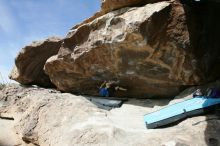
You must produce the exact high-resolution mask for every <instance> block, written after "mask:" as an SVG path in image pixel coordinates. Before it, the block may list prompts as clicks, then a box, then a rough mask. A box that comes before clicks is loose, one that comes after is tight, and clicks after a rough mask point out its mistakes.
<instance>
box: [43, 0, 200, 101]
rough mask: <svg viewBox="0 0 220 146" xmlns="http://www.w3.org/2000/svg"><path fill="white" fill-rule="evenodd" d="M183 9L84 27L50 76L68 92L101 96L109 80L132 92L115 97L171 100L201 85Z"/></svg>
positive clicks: (122, 14)
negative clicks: (102, 86) (103, 84)
mask: <svg viewBox="0 0 220 146" xmlns="http://www.w3.org/2000/svg"><path fill="white" fill-rule="evenodd" d="M185 21H186V18H185V16H184V10H183V7H182V5H181V4H179V3H178V4H172V5H171V4H170V3H168V2H159V3H154V4H147V5H145V6H143V7H133V8H124V9H119V10H116V11H113V12H110V13H108V14H106V15H104V16H102V17H99V18H97V19H96V20H94V21H92V22H91V23H87V24H85V25H82V26H80V27H79V28H78V29H76V30H74V31H73V32H72V33H70V34H69V35H68V36H67V37H66V38H65V39H64V44H63V45H62V47H61V49H60V51H59V53H58V55H57V56H53V57H51V58H50V59H49V60H48V61H47V63H46V65H45V70H46V73H47V74H48V75H49V76H50V79H51V81H52V82H53V83H54V84H55V85H56V86H57V87H58V88H59V89H60V90H62V91H68V92H80V93H86V94H90V95H95V94H97V86H99V85H100V84H101V82H102V81H104V80H112V79H114V80H117V81H119V84H120V86H124V87H125V88H127V89H128V91H127V92H124V93H120V92H119V93H116V95H115V96H127V97H147V96H148V97H149V96H155V95H157V96H171V95H174V94H176V93H177V92H179V88H180V87H181V86H182V85H193V84H198V83H199V82H200V80H201V76H200V75H199V74H197V72H196V71H197V70H196V69H197V66H196V60H195V58H194V56H193V54H192V53H190V52H189V51H188V50H189V45H190V40H189V34H188V30H187V25H186V24H185Z"/></svg>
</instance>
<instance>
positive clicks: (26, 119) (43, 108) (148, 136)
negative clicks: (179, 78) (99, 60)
mask: <svg viewBox="0 0 220 146" xmlns="http://www.w3.org/2000/svg"><path fill="white" fill-rule="evenodd" d="M0 92H1V94H0V103H2V106H1V105H0V113H1V114H10V115H11V116H12V117H14V119H15V120H14V124H15V131H14V134H15V133H16V135H18V137H19V138H20V140H21V139H23V140H24V141H26V142H28V143H31V144H35V145H43V146H50V145H52V146H60V145H62V146H75V145H77V146H100V145H101V146H112V145H115V146H196V145H198V146H207V145H211V146H217V145H218V144H219V141H220V137H219V134H220V126H219V125H220V120H219V118H217V117H215V116H214V115H208V116H207V117H206V116H199V117H193V118H189V119H186V120H184V121H182V122H181V123H179V124H177V125H173V126H171V127H167V128H160V129H150V130H148V129H146V127H145V123H144V121H143V115H144V114H147V113H149V112H153V111H155V110H158V109H161V108H163V107H164V106H166V105H167V104H168V102H169V100H150V99H142V100H140V99H139V100H137V99H136V100H135V99H131V100H129V101H127V102H125V103H124V104H123V105H122V107H119V108H115V109H112V110H111V111H106V110H102V109H99V108H97V107H96V105H94V104H93V103H91V102H90V101H89V100H87V98H85V97H83V96H75V95H72V94H68V93H59V92H57V91H55V90H51V89H43V88H38V87H37V88H36V87H29V88H24V87H21V86H19V85H16V84H15V85H10V86H8V87H6V88H4V89H3V90H2V91H0ZM6 97H7V99H8V100H7V101H6V100H5V98H6ZM172 102H173V103H175V102H176V101H175V100H173V101H172ZM170 103H171V102H170ZM0 129H1V130H2V129H3V128H2V127H1V124H0ZM11 132H13V131H11ZM15 137H17V136H15ZM0 139H1V138H0ZM10 139H12V138H10ZM3 143H4V144H5V145H7V144H8V143H9V142H8V141H3ZM21 145H26V144H21Z"/></svg>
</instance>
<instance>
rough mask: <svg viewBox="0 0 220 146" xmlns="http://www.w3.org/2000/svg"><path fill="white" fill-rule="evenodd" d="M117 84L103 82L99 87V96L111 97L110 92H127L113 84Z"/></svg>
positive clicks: (114, 82)
mask: <svg viewBox="0 0 220 146" xmlns="http://www.w3.org/2000/svg"><path fill="white" fill-rule="evenodd" d="M117 83H118V82H116V81H108V82H107V81H104V82H103V83H102V84H101V86H100V87H99V95H100V96H102V97H109V96H110V95H112V92H114V91H118V90H121V91H127V89H125V88H122V87H119V86H115V87H114V85H115V84H117Z"/></svg>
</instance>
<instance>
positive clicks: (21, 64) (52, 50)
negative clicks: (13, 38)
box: [10, 37, 62, 86]
mask: <svg viewBox="0 0 220 146" xmlns="http://www.w3.org/2000/svg"><path fill="white" fill-rule="evenodd" d="M61 42H62V41H61V39H60V38H57V37H51V38H48V39H46V40H44V41H38V42H33V43H32V44H30V45H28V46H26V47H24V48H23V49H22V50H21V51H20V52H19V54H18V56H17V57H16V59H15V67H14V68H13V70H12V71H11V74H10V78H11V79H13V80H15V81H17V82H19V83H21V84H36V85H40V86H52V84H51V82H50V79H49V77H48V76H47V75H46V74H45V73H44V71H43V67H44V64H45V62H46V60H47V59H48V58H49V57H51V56H52V55H55V54H57V53H58V51H59V49H60V46H61Z"/></svg>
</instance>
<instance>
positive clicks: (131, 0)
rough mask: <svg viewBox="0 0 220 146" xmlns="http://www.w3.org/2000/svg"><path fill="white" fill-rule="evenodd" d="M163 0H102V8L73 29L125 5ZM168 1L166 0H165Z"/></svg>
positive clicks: (132, 5)
mask: <svg viewBox="0 0 220 146" xmlns="http://www.w3.org/2000/svg"><path fill="white" fill-rule="evenodd" d="M159 1H162V0H119V1H118V0H102V4H101V10H100V11H98V12H97V13H95V14H94V15H93V16H92V17H90V18H88V19H86V20H84V21H83V22H82V23H80V24H77V25H75V26H74V27H73V28H72V29H71V30H74V29H76V28H78V27H79V26H81V25H83V24H85V23H89V22H91V21H93V20H94V19H96V18H98V17H100V16H102V15H104V14H106V13H108V12H110V11H113V10H116V9H120V8H124V7H130V6H131V7H134V6H141V5H144V4H149V3H155V2H159ZM164 1H166V0H164Z"/></svg>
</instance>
